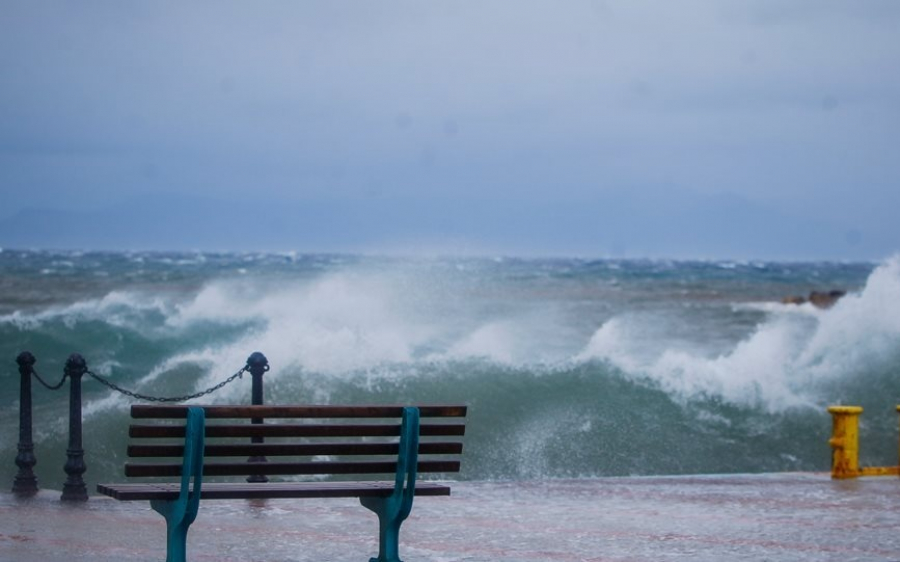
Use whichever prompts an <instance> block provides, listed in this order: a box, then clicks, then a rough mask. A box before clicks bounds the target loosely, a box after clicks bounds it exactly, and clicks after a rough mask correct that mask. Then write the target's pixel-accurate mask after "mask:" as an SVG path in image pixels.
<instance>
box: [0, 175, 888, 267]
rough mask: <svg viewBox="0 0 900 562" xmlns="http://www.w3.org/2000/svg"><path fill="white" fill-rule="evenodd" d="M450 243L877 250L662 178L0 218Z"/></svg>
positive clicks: (182, 234)
mask: <svg viewBox="0 0 900 562" xmlns="http://www.w3.org/2000/svg"><path fill="white" fill-rule="evenodd" d="M801 211H802V210H801ZM454 244H457V245H458V246H459V247H463V246H465V247H466V248H467V249H468V250H470V251H471V250H472V249H473V248H475V249H476V250H477V249H478V248H483V249H484V250H485V251H487V252H489V253H498V252H499V253H506V254H515V255H526V256H527V255H548V254H556V255H584V256H589V257H603V256H613V257H673V258H760V259H870V258H879V257H883V256H881V255H878V254H877V248H871V247H870V248H867V247H866V245H865V240H862V241H860V240H859V239H858V238H853V237H848V235H847V232H846V231H845V229H842V228H840V227H837V226H835V225H832V224H828V223H825V222H822V221H818V220H816V219H815V218H814V217H807V216H805V213H803V212H800V213H788V212H785V211H783V210H780V209H772V208H768V207H765V206H763V205H760V204H758V203H754V202H751V201H748V200H746V199H744V198H741V197H737V196H733V195H727V194H726V195H713V196H708V195H703V194H697V193H693V192H690V191H688V190H680V189H674V188H656V189H652V190H651V189H632V190H625V189H619V190H612V191H598V192H596V193H589V194H585V195H582V196H579V197H571V196H570V197H569V198H567V199H551V198H546V197H545V198H543V199H528V198H524V197H523V198H522V199H510V198H505V199H500V198H494V197H491V196H490V194H489V193H487V194H485V195H483V196H477V197H472V196H469V197H468V198H466V199H461V198H460V199H457V198H453V197H449V196H446V195H444V196H441V197H426V196H415V197H405V198H400V197H379V196H370V197H360V198H357V199H346V198H345V199H341V198H337V197H331V198H329V197H319V198H316V199H309V200H306V201H275V202H272V201H256V200H252V199H244V200H223V199H213V198H209V197H196V196H190V195H180V194H174V193H166V194H159V195H144V196H141V197H136V198H133V199H131V200H129V201H127V202H126V203H123V204H118V205H112V206H110V207H107V208H102V209H97V210H94V211H90V212H77V211H66V210H61V209H27V210H23V211H21V212H19V213H18V214H16V215H14V216H12V217H10V218H7V219H6V220H3V221H0V247H18V248H35V247H36V248H70V249H71V248H74V249H95V250H153V249H156V250H210V251H218V250H233V251H252V250H298V251H309V252H315V251H322V252H328V251H338V252H353V251H374V252H378V251H385V250H391V249H398V248H400V249H402V248H418V249H420V250H421V249H427V247H428V246H429V245H433V246H434V247H435V248H437V249H440V250H443V251H451V252H452V251H453V247H454ZM854 244H855V245H854ZM867 251H868V252H869V253H868V254H867V253H866V252H867Z"/></svg>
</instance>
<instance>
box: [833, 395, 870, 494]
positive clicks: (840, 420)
mask: <svg viewBox="0 0 900 562" xmlns="http://www.w3.org/2000/svg"><path fill="white" fill-rule="evenodd" d="M862 411H863V409H862V408H861V407H860V406H830V407H829V408H828V412H829V413H831V416H832V421H833V425H832V430H831V439H829V440H828V444H829V445H831V448H832V449H834V451H833V452H832V456H831V477H832V478H835V479H844V478H856V477H857V476H859V474H860V471H859V415H860V414H861V413H862Z"/></svg>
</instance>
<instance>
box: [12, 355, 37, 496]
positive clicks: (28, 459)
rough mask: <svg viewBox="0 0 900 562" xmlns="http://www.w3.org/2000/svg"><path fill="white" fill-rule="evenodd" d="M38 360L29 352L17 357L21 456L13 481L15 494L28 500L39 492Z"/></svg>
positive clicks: (18, 456) (17, 461)
mask: <svg viewBox="0 0 900 562" xmlns="http://www.w3.org/2000/svg"><path fill="white" fill-rule="evenodd" d="M36 362H37V359H35V358H34V355H32V354H31V353H29V352H27V351H23V352H22V353H20V354H19V356H18V357H16V363H18V364H19V454H18V455H16V466H18V467H19V472H18V473H17V474H16V478H15V480H13V487H12V491H13V494H15V495H16V496H19V497H23V498H27V497H31V496H33V495H35V494H36V493H37V492H38V486H37V478H36V477H35V475H34V471H33V470H32V469H33V468H34V465H36V464H37V459H36V458H35V457H34V442H33V441H32V440H31V434H32V433H31V373H32V370H33V369H34V364H35V363H36Z"/></svg>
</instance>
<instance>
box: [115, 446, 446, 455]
mask: <svg viewBox="0 0 900 562" xmlns="http://www.w3.org/2000/svg"><path fill="white" fill-rule="evenodd" d="M399 451H400V444H399V443H245V444H227V445H207V446H206V447H205V449H204V452H203V455H204V456H206V457H254V456H266V457H273V456H299V457H314V456H317V455H329V456H330V455H396V454H398V453H399ZM461 453H462V443H459V442H452V443H447V442H423V443H419V454H420V455H458V454H461ZM183 455H184V445H129V446H128V456H129V457H135V458H148V457H182V456H183Z"/></svg>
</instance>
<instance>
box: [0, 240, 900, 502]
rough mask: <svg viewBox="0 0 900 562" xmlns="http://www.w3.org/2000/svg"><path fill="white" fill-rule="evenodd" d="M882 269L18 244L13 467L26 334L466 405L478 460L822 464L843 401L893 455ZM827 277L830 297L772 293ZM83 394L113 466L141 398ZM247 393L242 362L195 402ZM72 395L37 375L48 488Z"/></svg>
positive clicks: (887, 295)
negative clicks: (265, 368) (799, 298)
mask: <svg viewBox="0 0 900 562" xmlns="http://www.w3.org/2000/svg"><path fill="white" fill-rule="evenodd" d="M63 263H65V265H60V264H63ZM876 265H877V264H840V263H798V264H782V263H762V262H753V263H732V262H729V263H718V262H671V261H610V260H600V261H588V260H569V259H556V260H520V259H511V258H505V259H496V260H494V259H454V258H447V259H432V260H422V259H418V260H406V259H400V258H377V257H363V256H303V255H283V254H200V255H196V254H188V255H184V254H152V253H147V254H92V253H85V254H62V255H61V254H52V253H44V252H18V251H13V250H7V251H5V252H3V254H0V272H2V275H3V276H4V286H5V287H7V292H6V293H4V294H3V296H2V299H3V300H2V302H0V354H2V356H6V357H8V368H7V369H6V370H3V371H0V377H2V382H4V383H5V384H4V385H3V387H2V390H0V401H2V405H3V406H4V408H3V410H2V414H0V417H2V422H3V426H4V427H6V428H7V430H6V431H5V432H4V435H3V436H2V437H0V453H2V454H5V455H6V456H7V458H8V459H9V462H8V463H7V464H6V465H5V468H3V469H0V477H8V478H9V479H10V481H11V479H12V475H13V473H14V470H15V467H14V465H12V459H13V458H14V457H15V439H16V431H15V428H16V427H17V423H18V420H17V408H16V400H17V396H18V374H17V373H16V371H15V364H14V358H15V356H16V355H17V354H18V353H19V352H20V351H22V350H25V349H28V350H30V351H32V352H33V353H34V354H35V355H36V356H37V357H38V364H37V368H38V371H39V372H40V373H41V374H42V375H45V376H46V377H47V378H54V377H56V378H58V377H59V376H60V375H61V372H62V365H63V364H64V362H65V358H66V357H67V356H68V354H69V353H71V352H72V351H78V352H80V353H82V354H83V355H84V356H85V357H86V358H87V360H88V364H89V366H90V367H91V369H92V370H93V371H95V372H97V373H98V374H100V375H102V376H104V377H106V378H108V379H109V380H111V381H113V382H115V383H116V384H118V385H119V386H121V387H123V388H127V389H130V390H133V391H137V392H141V393H143V394H148V395H153V396H179V395H185V394H190V393H193V392H197V391H200V390H203V389H205V388H209V387H211V386H213V385H215V384H217V383H218V382H220V381H222V380H224V379H225V378H227V377H228V376H230V375H232V374H233V373H235V372H236V371H237V370H238V369H240V368H241V367H242V366H243V365H244V363H245V361H246V359H247V357H248V356H249V354H250V353H251V352H253V351H262V352H263V353H265V354H266V356H267V357H268V359H269V362H270V364H271V366H272V369H271V370H270V371H269V372H268V373H266V375H265V377H264V381H265V389H266V401H267V402H268V403H303V402H316V403H319V402H324V403H367V402H385V401H387V402H445V401H446V402H455V401H462V402H466V403H468V404H469V405H470V420H469V427H468V431H467V435H466V441H465V442H466V454H465V457H464V462H463V472H462V477H464V478H468V479H485V478H495V479H510V478H512V479H522V478H546V477H563V476H599V475H627V474H678V473H710V472H763V471H783V470H827V469H828V463H829V449H828V446H827V438H828V431H829V428H830V420H829V418H828V415H827V413H825V410H824V408H825V406H827V405H828V404H830V403H834V402H844V403H857V404H860V405H863V406H864V407H865V408H866V413H865V414H864V417H863V428H862V439H863V445H862V447H863V461H864V462H868V463H871V464H894V463H895V457H896V447H897V436H896V423H897V420H896V413H895V412H894V404H895V403H896V402H897V401H898V397H897V395H896V393H895V389H894V387H895V386H896V385H895V381H896V367H895V366H896V365H900V329H898V326H897V320H896V319H897V318H900V314H896V312H900V311H897V308H898V306H900V304H898V303H900V299H898V298H897V296H898V293H900V265H898V260H897V259H890V260H887V261H885V262H884V263H883V264H881V265H877V266H876ZM101 271H102V272H103V275H98V272H101ZM35 287H40V288H41V289H42V290H41V291H36V290H34V288H35ZM832 288H839V289H842V290H846V291H848V295H847V296H846V297H844V298H843V299H841V300H840V301H838V303H836V304H835V306H834V307H833V308H831V309H829V310H820V309H816V308H814V307H812V306H811V305H801V306H796V305H785V304H781V303H780V300H781V298H782V297H784V296H786V295H792V294H804V293H806V292H808V291H810V290H814V289H815V290H830V289H832ZM48 295H50V296H49V297H48ZM84 395H85V408H84V412H85V414H84V416H85V438H84V442H85V450H86V455H87V464H88V467H89V468H88V473H87V475H86V478H87V479H88V480H89V481H90V482H96V481H98V480H102V479H110V478H118V477H120V476H119V475H120V473H121V465H122V463H123V462H124V457H123V454H124V448H125V444H126V442H127V437H126V436H125V429H124V428H125V426H126V425H127V423H128V406H129V405H130V404H131V403H132V402H133V399H131V398H129V397H125V396H123V395H121V394H118V393H115V392H112V391H111V390H109V389H108V388H106V387H104V386H101V385H99V384H98V383H97V382H96V381H93V380H91V379H89V378H86V379H85V383H84ZM249 395H250V381H249V377H244V378H243V379H238V380H236V381H234V382H233V383H231V384H229V385H227V386H225V387H224V388H222V389H220V390H219V391H217V392H215V393H213V394H210V395H209V396H205V397H204V398H202V399H201V400H199V402H215V403H248V402H249ZM66 405H67V401H66V398H65V396H64V395H63V393H62V391H57V392H56V393H52V392H50V391H47V390H45V389H43V388H36V389H35V416H34V419H35V442H36V454H37V457H38V462H39V465H38V467H37V471H38V476H39V479H40V481H41V485H42V486H45V487H59V486H60V485H61V482H62V478H61V474H62V470H61V467H62V464H63V463H64V462H65V442H66V434H65V432H66V428H65V420H66V417H67V411H66Z"/></svg>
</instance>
